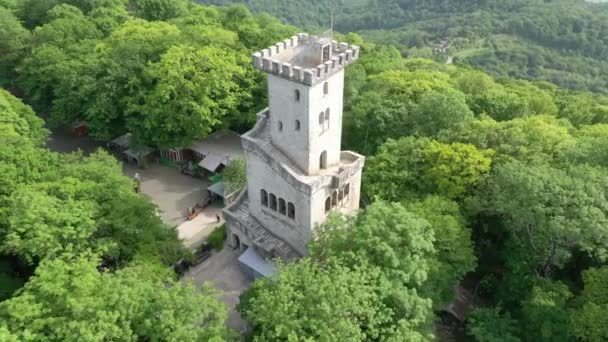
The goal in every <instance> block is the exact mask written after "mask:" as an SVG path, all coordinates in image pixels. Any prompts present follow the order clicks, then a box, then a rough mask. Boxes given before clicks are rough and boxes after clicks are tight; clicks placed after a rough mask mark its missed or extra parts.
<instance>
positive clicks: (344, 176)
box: [331, 151, 365, 189]
mask: <svg viewBox="0 0 608 342" xmlns="http://www.w3.org/2000/svg"><path fill="white" fill-rule="evenodd" d="M364 161H365V157H363V156H362V155H360V154H357V153H355V152H351V151H342V152H340V165H339V166H338V167H337V169H336V171H334V173H333V174H332V176H331V188H332V189H340V188H342V187H343V186H344V185H346V184H347V183H348V182H349V181H350V178H351V177H352V176H353V175H354V174H356V173H357V172H358V171H359V170H361V169H362V168H363V163H364Z"/></svg>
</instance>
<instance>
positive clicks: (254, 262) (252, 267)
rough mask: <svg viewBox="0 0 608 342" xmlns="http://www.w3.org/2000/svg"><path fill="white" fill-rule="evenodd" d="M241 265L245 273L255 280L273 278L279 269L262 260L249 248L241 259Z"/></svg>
mask: <svg viewBox="0 0 608 342" xmlns="http://www.w3.org/2000/svg"><path fill="white" fill-rule="evenodd" d="M239 263H240V264H241V268H242V269H243V271H245V273H247V274H248V275H249V276H251V277H252V278H253V279H257V278H262V277H271V276H273V275H274V274H276V273H277V267H276V266H275V265H273V264H272V263H271V262H269V261H267V260H265V259H264V258H262V257H261V256H260V255H259V254H258V253H256V252H255V249H254V248H247V250H246V251H245V252H244V253H243V254H241V256H240V257H239Z"/></svg>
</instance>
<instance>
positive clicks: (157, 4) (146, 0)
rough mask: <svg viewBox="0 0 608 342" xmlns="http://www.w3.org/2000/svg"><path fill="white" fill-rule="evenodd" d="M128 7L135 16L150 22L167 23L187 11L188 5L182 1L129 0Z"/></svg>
mask: <svg viewBox="0 0 608 342" xmlns="http://www.w3.org/2000/svg"><path fill="white" fill-rule="evenodd" d="M129 6H130V9H131V11H132V12H133V14H134V15H135V16H137V17H140V18H143V19H146V20H150V21H154V20H163V21H167V20H169V19H172V18H175V17H179V16H181V15H183V14H185V12H186V11H187V9H188V3H187V2H185V1H182V0H129Z"/></svg>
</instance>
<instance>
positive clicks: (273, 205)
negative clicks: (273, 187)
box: [269, 194, 277, 210]
mask: <svg viewBox="0 0 608 342" xmlns="http://www.w3.org/2000/svg"><path fill="white" fill-rule="evenodd" d="M269 197H270V209H272V210H277V196H275V195H274V194H270V196H269Z"/></svg>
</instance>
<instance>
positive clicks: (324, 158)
mask: <svg viewBox="0 0 608 342" xmlns="http://www.w3.org/2000/svg"><path fill="white" fill-rule="evenodd" d="M319 169H321V170H324V169H327V151H323V153H321V157H320V158H319Z"/></svg>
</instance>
